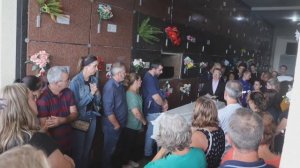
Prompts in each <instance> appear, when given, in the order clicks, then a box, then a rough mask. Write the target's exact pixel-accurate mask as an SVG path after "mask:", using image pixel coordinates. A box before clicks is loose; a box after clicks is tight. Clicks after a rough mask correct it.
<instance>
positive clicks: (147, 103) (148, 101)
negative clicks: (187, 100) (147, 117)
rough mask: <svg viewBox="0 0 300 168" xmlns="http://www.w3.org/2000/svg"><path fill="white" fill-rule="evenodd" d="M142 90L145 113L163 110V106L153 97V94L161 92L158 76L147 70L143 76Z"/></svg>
mask: <svg viewBox="0 0 300 168" xmlns="http://www.w3.org/2000/svg"><path fill="white" fill-rule="evenodd" d="M142 91H143V101H144V113H146V114H147V113H160V112H161V111H162V107H161V106H160V105H158V104H157V103H156V102H155V101H154V100H153V98H152V96H153V95H155V94H160V93H161V92H160V89H159V81H158V79H157V77H155V76H152V75H151V74H150V73H149V72H146V74H145V76H144V78H143V83H142Z"/></svg>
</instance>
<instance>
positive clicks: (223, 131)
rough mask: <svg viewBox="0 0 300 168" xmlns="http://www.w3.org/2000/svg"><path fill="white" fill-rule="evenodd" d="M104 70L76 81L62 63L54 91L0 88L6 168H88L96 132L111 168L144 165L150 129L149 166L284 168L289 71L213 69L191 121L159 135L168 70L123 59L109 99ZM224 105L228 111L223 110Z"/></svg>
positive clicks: (31, 80)
mask: <svg viewBox="0 0 300 168" xmlns="http://www.w3.org/2000/svg"><path fill="white" fill-rule="evenodd" d="M97 67H98V61H97V58H96V57H95V56H93V55H88V56H85V57H82V58H81V59H80V60H79V64H78V74H76V75H75V76H74V77H73V78H72V79H71V80H70V79H69V68H68V67H64V66H54V67H52V68H50V69H49V71H48V72H47V83H46V84H45V83H44V82H43V81H42V80H41V79H40V78H38V77H36V76H26V77H24V78H23V79H22V80H17V81H16V83H14V84H11V85H7V86H5V87H4V88H3V89H2V90H1V94H0V98H1V99H0V153H1V155H0V165H4V164H15V163H13V161H12V159H16V162H20V163H21V164H22V165H24V166H25V165H27V164H28V165H29V164H31V166H29V167H45V168H48V167H53V168H54V167H55V168H60V167H66V168H68V167H70V168H71V167H77V168H88V167H90V166H91V151H92V149H93V141H94V139H95V135H96V134H101V137H102V139H103V142H101V143H102V144H101V146H102V148H101V149H99V150H102V154H101V158H97V159H99V160H101V165H102V167H103V168H110V167H123V168H133V167H139V166H142V165H140V164H139V163H138V161H139V159H140V158H141V157H140V156H139V155H141V153H139V146H138V144H139V142H138V141H139V137H140V136H142V135H143V134H142V132H143V131H144V130H145V131H144V132H145V134H144V139H145V145H144V154H143V155H144V156H143V158H144V160H146V161H149V163H147V164H146V166H145V167H147V168H150V167H172V168H173V167H174V168H176V167H178V168H179V167H191V168H193V167H195V168H196V167H197V168H200V167H212V168H214V167H219V166H220V167H233V166H237V167H238V166H243V167H269V166H271V167H272V166H273V167H279V163H280V153H281V150H282V145H283V138H282V137H284V130H285V127H286V120H287V116H288V115H287V114H288V102H287V100H286V99H283V96H285V94H286V92H287V91H288V85H291V84H292V80H293V79H292V77H291V76H288V75H287V74H286V71H287V67H286V66H285V65H283V66H281V67H280V72H279V73H278V72H276V73H275V71H273V72H272V73H271V72H262V73H259V72H258V71H257V70H256V66H255V65H254V64H252V65H250V67H249V69H247V65H246V64H244V63H241V64H239V65H238V66H237V70H236V71H232V72H231V71H229V72H226V71H224V70H223V69H224V68H222V65H221V64H220V63H214V64H213V65H212V66H211V67H210V68H209V70H208V71H207V72H204V73H205V74H206V76H205V80H204V81H205V82H204V87H203V88H202V89H200V90H199V91H200V92H199V95H200V97H199V98H198V99H197V100H195V107H194V109H193V111H192V119H191V121H186V120H185V119H184V118H183V117H182V116H180V115H177V114H168V113H165V115H163V116H162V117H161V118H160V119H159V123H158V125H159V133H158V135H156V137H155V138H153V137H152V136H153V129H154V128H153V127H154V126H153V121H154V120H156V119H157V118H158V117H159V116H160V115H161V113H163V112H165V111H167V110H168V108H169V105H168V101H167V97H166V94H165V93H164V92H163V91H162V90H161V89H160V87H159V80H158V77H159V76H160V75H161V74H162V73H163V65H162V64H161V63H160V62H155V61H154V62H152V63H151V65H150V68H149V70H148V71H146V72H145V74H143V75H142V76H141V75H140V74H137V73H126V67H125V65H124V64H122V63H120V62H116V63H114V64H113V65H112V67H111V78H110V79H108V81H107V82H106V83H105V85H104V87H103V89H102V93H100V90H101V89H100V88H99V78H97V77H96V76H95V74H96V73H97V71H98V69H97ZM260 74H261V75H260ZM216 101H223V102H224V103H226V106H225V107H224V108H222V109H217V107H216V103H215V102H216ZM99 121H100V122H99ZM97 124H99V125H101V130H97V126H96V125H97ZM154 139H155V140H154ZM94 150H97V149H94ZM29 153H30V154H29ZM7 157H9V158H7ZM26 157H28V160H27V161H30V163H25V162H26V159H24V158H26ZM113 159H115V160H114V161H113ZM23 161H24V163H23Z"/></svg>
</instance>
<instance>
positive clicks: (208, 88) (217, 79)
mask: <svg viewBox="0 0 300 168" xmlns="http://www.w3.org/2000/svg"><path fill="white" fill-rule="evenodd" d="M221 74H222V72H221V69H219V68H215V69H214V70H213V75H212V79H211V80H208V81H207V82H206V83H205V84H204V86H203V88H202V89H201V91H200V93H199V95H200V96H204V95H206V96H208V97H211V98H214V99H218V100H220V101H224V90H225V82H224V80H221Z"/></svg>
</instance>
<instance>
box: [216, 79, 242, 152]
mask: <svg viewBox="0 0 300 168" xmlns="http://www.w3.org/2000/svg"><path fill="white" fill-rule="evenodd" d="M242 89H243V87H242V85H241V83H240V82H239V81H238V80H232V81H228V82H227V84H226V86H225V92H224V99H225V101H226V103H227V106H226V107H224V108H222V109H220V110H218V118H219V121H220V123H219V125H220V127H221V128H222V129H223V131H224V133H225V134H226V133H227V131H228V128H229V119H230V117H231V115H232V114H234V113H235V111H236V110H237V109H238V108H241V107H242V106H241V105H240V104H239V103H238V99H239V97H241V95H242ZM228 147H229V144H228V143H227V142H226V144H225V151H226V149H228Z"/></svg>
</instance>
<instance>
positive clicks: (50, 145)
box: [28, 132, 58, 157]
mask: <svg viewBox="0 0 300 168" xmlns="http://www.w3.org/2000/svg"><path fill="white" fill-rule="evenodd" d="M28 144H30V145H32V146H34V147H36V148H37V149H40V150H42V151H44V152H45V154H46V155H47V157H48V156H49V155H51V153H53V152H54V151H55V150H56V149H58V145H57V144H56V143H55V141H54V140H53V139H52V138H51V137H49V136H48V135H47V134H45V133H41V132H37V133H35V134H33V136H32V137H31V139H30V140H29V142H28Z"/></svg>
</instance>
